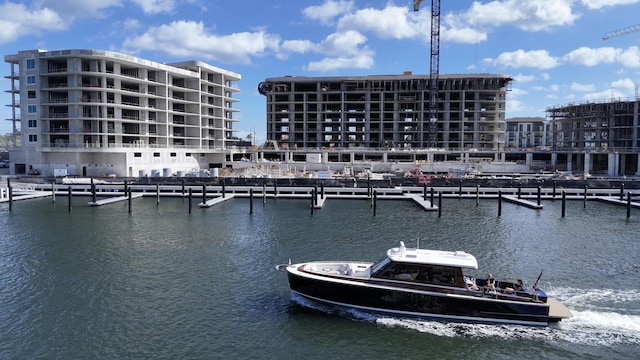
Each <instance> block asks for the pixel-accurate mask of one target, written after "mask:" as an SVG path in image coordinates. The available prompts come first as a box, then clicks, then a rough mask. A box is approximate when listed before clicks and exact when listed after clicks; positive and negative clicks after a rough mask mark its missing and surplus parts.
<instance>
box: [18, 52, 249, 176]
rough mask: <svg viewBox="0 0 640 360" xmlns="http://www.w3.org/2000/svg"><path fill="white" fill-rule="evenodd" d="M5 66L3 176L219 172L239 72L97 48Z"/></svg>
mask: <svg viewBox="0 0 640 360" xmlns="http://www.w3.org/2000/svg"><path fill="white" fill-rule="evenodd" d="M5 62H7V63H9V64H10V65H11V74H10V75H9V76H6V78H8V79H9V80H10V82H11V89H10V90H8V92H9V93H10V94H11V104H10V105H9V106H11V107H12V118H11V119H9V120H11V121H13V124H14V132H16V133H18V132H19V134H20V137H21V139H20V142H19V146H17V145H14V148H13V149H12V150H11V156H10V159H11V173H12V174H27V173H29V172H32V171H37V172H38V173H40V174H42V175H54V174H68V175H73V176H92V177H93V176H119V177H138V176H170V175H172V174H180V173H182V172H185V173H186V172H192V171H202V170H208V169H210V168H217V167H223V166H225V164H226V161H227V159H229V157H228V156H229V154H230V153H231V152H233V150H230V148H232V146H230V144H231V141H232V140H231V138H232V136H233V135H232V134H233V124H234V122H237V120H236V119H234V113H235V112H237V111H238V110H236V109H234V107H233V106H234V104H235V102H237V101H238V100H237V99H234V98H233V95H234V93H236V92H238V91H239V90H238V89H237V88H236V87H235V86H234V83H235V82H236V81H239V80H240V78H241V77H240V75H239V74H236V73H233V72H231V71H228V70H224V69H220V68H217V67H215V66H211V65H209V64H206V63H203V62H200V61H187V62H180V63H173V64H161V63H157V62H153V61H149V60H145V59H140V58H137V57H134V56H129V55H125V54H120V53H115V52H110V51H99V50H62V51H44V50H28V51H20V52H19V53H18V54H15V55H6V56H5Z"/></svg>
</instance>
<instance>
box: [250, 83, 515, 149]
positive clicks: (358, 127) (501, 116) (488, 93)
mask: <svg viewBox="0 0 640 360" xmlns="http://www.w3.org/2000/svg"><path fill="white" fill-rule="evenodd" d="M511 80H512V79H511V78H510V77H509V76H506V75H489V74H482V75H472V74H465V75H441V76H440V80H439V104H438V105H439V106H438V119H437V122H436V126H435V128H436V129H437V131H436V136H435V138H436V139H437V146H436V147H438V148H445V149H461V150H464V149H478V150H483V151H488V150H491V151H495V150H500V149H502V148H503V146H504V143H505V139H504V133H505V127H506V123H505V97H506V92H507V88H508V86H509V84H510V82H511ZM259 91H260V92H261V93H262V94H263V95H265V96H266V98H267V139H268V140H272V141H274V142H276V143H277V144H278V146H281V147H284V148H287V147H288V148H353V147H363V148H379V147H397V148H404V149H410V148H413V149H416V148H425V147H427V144H428V143H429V141H428V138H429V131H430V129H431V128H433V127H430V126H429V101H430V96H429V76H428V75H413V74H411V73H410V72H406V73H404V74H403V75H371V76H340V77H303V76H284V77H277V78H269V79H266V80H265V81H264V82H263V83H261V84H260V85H259Z"/></svg>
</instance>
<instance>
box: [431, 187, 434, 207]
mask: <svg viewBox="0 0 640 360" xmlns="http://www.w3.org/2000/svg"><path fill="white" fill-rule="evenodd" d="M433 193H434V190H433V186H432V187H431V207H433Z"/></svg>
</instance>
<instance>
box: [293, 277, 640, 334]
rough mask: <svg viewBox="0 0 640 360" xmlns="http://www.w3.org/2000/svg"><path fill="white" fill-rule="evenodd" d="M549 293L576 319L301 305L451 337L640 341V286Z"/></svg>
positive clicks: (300, 300) (299, 300)
mask: <svg viewBox="0 0 640 360" xmlns="http://www.w3.org/2000/svg"><path fill="white" fill-rule="evenodd" d="M549 295H550V296H552V297H554V298H556V299H558V300H559V301H560V302H562V303H563V304H565V305H566V306H567V307H568V308H569V309H570V310H571V312H572V314H573V316H572V317H571V318H570V319H565V320H562V321H561V322H560V323H558V324H553V325H551V326H549V327H528V326H520V325H485V324H468V323H457V322H440V321H429V320H413V319H404V318H394V317H386V316H381V315H377V314H371V313H366V312H361V311H358V310H344V309H339V310H338V309H335V308H332V307H330V306H325V305H321V304H317V303H314V302H312V301H309V300H307V299H304V298H302V297H300V296H294V297H293V298H292V299H293V300H294V301H295V302H297V303H298V304H299V305H301V306H304V307H307V308H312V309H315V310H319V311H322V312H325V313H329V314H338V315H340V316H346V317H352V318H355V319H358V320H362V321H366V322H374V323H376V324H380V325H384V326H390V327H403V328H408V329H412V330H416V331H419V332H424V333H429V334H433V335H438V336H445V337H480V338H482V337H498V338H504V339H528V340H533V341H536V340H537V341H543V342H558V341H559V342H567V343H571V344H576V345H589V346H612V345H617V344H626V345H640V308H639V307H638V305H637V304H639V303H640V290H635V289H634V290H602V289H587V290H585V289H575V288H555V289H553V291H550V292H549Z"/></svg>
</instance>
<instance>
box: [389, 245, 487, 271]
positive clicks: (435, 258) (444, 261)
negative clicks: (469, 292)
mask: <svg viewBox="0 0 640 360" xmlns="http://www.w3.org/2000/svg"><path fill="white" fill-rule="evenodd" d="M387 257H388V258H389V259H391V260H392V261H395V262H406V263H416V264H431V265H441V266H455V267H461V268H467V269H477V268H478V260H476V258H475V256H473V255H471V254H469V253H466V252H464V251H441V250H427V249H408V248H406V247H405V246H404V241H401V242H400V247H395V248H391V249H389V250H388V251H387Z"/></svg>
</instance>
